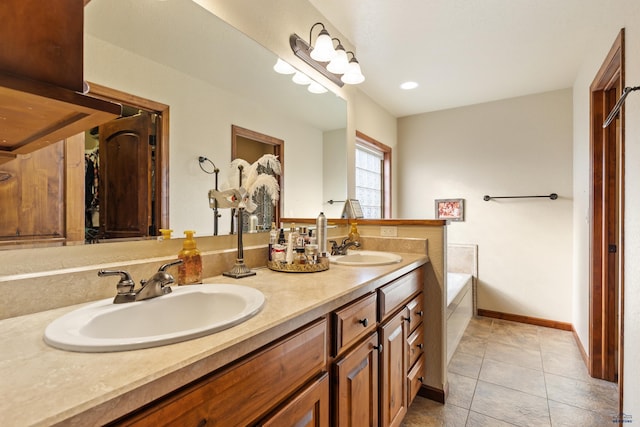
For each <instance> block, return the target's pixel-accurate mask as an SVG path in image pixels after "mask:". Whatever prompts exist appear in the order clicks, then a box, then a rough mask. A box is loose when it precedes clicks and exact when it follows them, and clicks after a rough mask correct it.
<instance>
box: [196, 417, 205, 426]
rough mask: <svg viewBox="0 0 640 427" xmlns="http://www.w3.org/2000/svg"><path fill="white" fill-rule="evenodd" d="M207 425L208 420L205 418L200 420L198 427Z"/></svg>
mask: <svg viewBox="0 0 640 427" xmlns="http://www.w3.org/2000/svg"><path fill="white" fill-rule="evenodd" d="M205 425H207V419H206V418H203V419H201V420H200V422H199V423H198V425H197V427H204V426H205Z"/></svg>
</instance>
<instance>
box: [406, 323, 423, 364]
mask: <svg viewBox="0 0 640 427" xmlns="http://www.w3.org/2000/svg"><path fill="white" fill-rule="evenodd" d="M407 343H408V344H409V367H411V366H413V364H414V363H416V360H418V358H419V357H420V355H421V354H422V353H423V351H424V330H423V329H422V328H418V329H416V330H415V331H414V332H413V333H412V334H411V335H409V338H407Z"/></svg>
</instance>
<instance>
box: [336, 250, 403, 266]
mask: <svg viewBox="0 0 640 427" xmlns="http://www.w3.org/2000/svg"><path fill="white" fill-rule="evenodd" d="M400 261H402V257H401V256H400V255H397V254H393V253H391V252H380V251H359V250H348V251H347V254H346V255H332V256H330V257H329V262H332V263H334V264H342V265H361V266H363V265H385V264H394V263H396V262H400Z"/></svg>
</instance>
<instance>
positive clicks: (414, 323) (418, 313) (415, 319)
mask: <svg viewBox="0 0 640 427" xmlns="http://www.w3.org/2000/svg"><path fill="white" fill-rule="evenodd" d="M423 307H424V294H423V293H422V292H421V293H420V294H419V295H418V296H417V297H415V298H414V299H412V300H411V301H409V302H408V303H407V308H408V309H409V333H411V332H413V331H414V330H415V329H416V328H417V327H418V325H420V324H421V323H422V319H423V318H424V309H423Z"/></svg>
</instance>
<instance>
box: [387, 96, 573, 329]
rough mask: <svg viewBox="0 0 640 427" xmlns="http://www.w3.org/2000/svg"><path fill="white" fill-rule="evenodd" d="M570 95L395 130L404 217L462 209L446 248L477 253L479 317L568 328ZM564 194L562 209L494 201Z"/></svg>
mask: <svg viewBox="0 0 640 427" xmlns="http://www.w3.org/2000/svg"><path fill="white" fill-rule="evenodd" d="M571 99H572V98H571V90H570V89H566V90H560V91H554V92H549V93H543V94H538V95H531V96H526V97H520V98H514V99H507V100H503V101H497V102H491V103H486V104H480V105H474V106H470V107H464V108H456V109H451V110H445V111H439V112H434V113H427V114H421V115H416V116H410V117H404V118H401V119H400V120H399V124H398V140H399V143H398V145H399V149H398V152H399V154H398V157H399V160H398V162H399V164H401V165H402V168H401V170H400V177H399V180H400V182H399V193H397V198H398V199H399V203H400V205H399V216H400V217H402V218H433V217H434V199H443V198H463V199H465V203H466V205H465V221H464V222H452V223H451V224H450V225H449V227H448V241H449V243H474V244H477V245H478V253H479V254H478V258H479V273H478V274H479V285H478V307H479V308H482V309H487V310H494V311H500V312H505V313H514V314H519V315H524V316H532V317H538V318H543V319H550V320H556V321H561V322H571V320H572V318H571V309H572V307H571V282H572V281H571V261H572V258H571V251H572V241H571V230H572V216H571V212H572V184H571V181H572V172H571V163H572V149H571V144H572V136H571V135H572V130H571V123H572V118H571ZM552 192H555V193H558V194H559V196H560V197H559V199H558V200H555V201H551V200H549V199H518V200H502V201H489V202H486V201H484V200H483V196H484V195H485V194H489V195H493V196H500V195H503V196H508V195H538V194H550V193H552Z"/></svg>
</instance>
